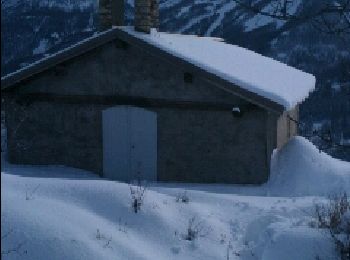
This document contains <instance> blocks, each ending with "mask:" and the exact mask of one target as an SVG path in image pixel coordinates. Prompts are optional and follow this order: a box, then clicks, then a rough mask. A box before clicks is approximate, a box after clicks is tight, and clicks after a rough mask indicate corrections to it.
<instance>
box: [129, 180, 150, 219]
mask: <svg viewBox="0 0 350 260" xmlns="http://www.w3.org/2000/svg"><path fill="white" fill-rule="evenodd" d="M129 187H130V195H131V207H132V209H133V210H134V212H135V213H137V212H139V211H140V210H141V206H142V204H143V200H144V197H145V192H146V189H147V187H146V185H145V184H144V183H142V182H141V181H140V180H138V181H137V184H136V185H130V186H129Z"/></svg>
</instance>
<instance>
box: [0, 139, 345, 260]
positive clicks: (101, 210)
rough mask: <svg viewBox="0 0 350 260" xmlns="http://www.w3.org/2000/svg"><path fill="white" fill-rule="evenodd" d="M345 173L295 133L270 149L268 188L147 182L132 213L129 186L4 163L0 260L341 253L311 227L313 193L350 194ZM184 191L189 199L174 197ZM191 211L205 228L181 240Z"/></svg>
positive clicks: (290, 258) (275, 257)
mask: <svg viewBox="0 0 350 260" xmlns="http://www.w3.org/2000/svg"><path fill="white" fill-rule="evenodd" d="M349 178H350V175H349V163H345V162H341V161H338V160H334V159H332V158H331V157H329V156H327V155H325V154H323V153H320V152H319V151H318V150H317V149H316V148H315V147H314V146H313V145H311V144H310V143H309V142H308V141H306V140H305V139H303V138H300V137H297V138H294V139H293V140H292V141H291V142H290V143H289V144H288V145H286V146H285V147H284V148H283V149H282V150H280V151H278V152H276V153H275V154H274V157H273V175H272V178H271V181H270V182H269V183H268V184H266V185H263V186H261V187H252V186H237V185H193V184H188V185H179V184H172V185H171V184H167V185H166V184H161V183H158V184H149V186H148V189H147V191H146V195H145V199H144V204H143V206H142V207H141V211H140V212H139V213H137V214H135V213H134V212H133V210H132V208H131V199H130V198H131V196H130V190H129V186H128V185H127V184H124V183H120V182H115V181H108V180H104V179H100V178H97V177H96V175H93V174H90V173H88V172H85V171H80V170H77V169H71V168H66V167H57V166H55V167H26V166H13V165H5V167H4V170H3V171H2V172H1V236H2V239H1V250H2V258H3V259H53V260H55V259H73V260H75V259H77V260H78V259H79V260H80V259H87V260H89V259H133V260H134V259H152V260H153V259H160V260H162V259H164V260H168V259H170V260H171V259H203V260H206V259H211V260H212V259H227V256H229V259H243V260H258V259H259V260H261V259H264V260H265V259H266V260H279V259H286V260H295V259H305V260H308V259H310V260H313V259H316V256H323V257H324V258H325V259H337V257H336V255H335V250H334V246H333V244H332V241H331V240H330V239H328V238H327V237H326V236H325V235H324V233H323V232H320V231H319V230H317V229H313V228H311V227H310V226H309V223H310V219H311V217H312V211H313V209H314V205H315V203H318V202H323V201H325V200H324V197H315V196H316V195H321V194H324V195H326V194H327V192H333V191H334V190H335V191H340V190H341V189H346V190H349ZM171 186H172V187H171ZM333 189H334V190H333ZM184 191H186V192H187V195H188V198H189V202H188V203H180V202H177V201H176V197H177V196H178V194H181V193H183V192H184ZM266 194H273V195H275V196H274V197H271V196H267V195H266ZM282 194H285V197H283V196H282ZM302 194H304V195H305V194H308V195H313V196H310V197H305V196H301V195H302ZM292 196H295V197H292ZM193 217H195V219H196V225H199V227H200V229H201V232H200V236H198V238H197V239H195V240H194V241H187V240H185V239H184V235H185V234H186V232H187V229H188V224H189V220H190V219H191V218H193Z"/></svg>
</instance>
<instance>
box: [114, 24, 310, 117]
mask: <svg viewBox="0 0 350 260" xmlns="http://www.w3.org/2000/svg"><path fill="white" fill-rule="evenodd" d="M118 28H120V29H122V30H123V31H125V32H127V33H128V34H130V35H132V36H134V37H137V38H139V39H141V40H143V41H145V42H147V43H149V44H152V45H154V46H156V47H158V48H160V49H162V50H164V51H166V52H168V53H170V54H172V55H174V56H177V57H179V58H181V59H184V60H186V61H188V62H190V63H192V64H194V65H196V66H199V67H201V68H203V69H204V70H206V71H208V72H210V73H213V74H215V75H217V76H219V77H221V78H223V79H225V80H227V81H229V82H231V83H233V84H235V85H238V86H239V87H241V88H243V89H245V90H247V91H250V92H253V93H256V94H258V95H260V96H262V97H265V98H267V99H269V100H271V101H274V102H276V103H278V104H280V105H282V106H283V107H284V108H285V109H286V110H290V109H292V108H293V107H295V106H296V105H297V104H298V103H300V102H302V101H304V99H305V98H307V97H308V95H309V93H310V92H311V91H313V90H314V88H315V83H316V79H315V77H314V76H313V75H311V74H308V73H305V72H303V71H300V70H297V69H295V68H293V67H290V66H288V65H286V64H283V63H281V62H279V61H276V60H274V59H271V58H268V57H264V56H262V55H260V54H258V53H255V52H253V51H250V50H247V49H245V48H241V47H239V46H235V45H231V44H227V43H225V42H224V41H223V40H221V39H218V38H211V37H198V36H192V35H180V34H169V33H163V32H157V31H155V30H152V31H151V34H145V33H140V32H136V31H135V30H134V29H133V27H118Z"/></svg>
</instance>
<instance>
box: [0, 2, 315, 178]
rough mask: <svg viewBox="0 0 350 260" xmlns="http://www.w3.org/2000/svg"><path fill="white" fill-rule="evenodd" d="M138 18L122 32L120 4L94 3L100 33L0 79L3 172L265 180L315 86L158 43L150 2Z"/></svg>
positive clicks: (198, 40)
mask: <svg viewBox="0 0 350 260" xmlns="http://www.w3.org/2000/svg"><path fill="white" fill-rule="evenodd" d="M135 9H136V10H135V28H134V27H125V26H123V10H124V9H123V1H120V0H119V1H117V0H114V1H113V0H110V1H108V0H100V28H101V32H100V33H98V34H97V35H95V36H93V37H91V38H89V39H86V40H84V41H82V42H79V43H78V44H76V45H74V46H71V47H70V48H67V49H65V50H62V51H60V52H58V53H56V54H55V55H51V56H49V57H46V58H44V59H43V60H40V61H38V62H36V63H34V64H32V65H30V66H28V67H25V68H23V69H21V70H19V71H16V72H14V73H12V74H9V75H6V76H5V77H3V78H2V79H1V93H2V95H3V98H4V101H5V102H4V104H5V105H4V107H5V115H6V119H5V123H6V127H7V140H8V149H7V151H8V160H9V162H10V163H14V164H35V165H48V164H54V165H66V166H71V167H76V168H81V169H85V170H89V171H92V172H95V173H96V174H99V175H101V176H103V177H106V178H110V179H117V180H122V181H129V180H131V179H134V178H136V177H137V176H141V178H143V179H147V180H152V181H176V182H207V183H255V184H258V183H263V182H265V181H266V180H267V179H268V176H269V167H270V158H271V154H272V152H273V150H274V149H275V148H279V147H281V146H282V145H283V144H284V143H285V142H286V141H288V139H289V138H290V137H291V136H294V135H296V134H297V127H296V125H295V123H294V122H293V121H292V120H297V119H298V104H299V103H300V102H302V101H303V99H305V98H306V97H307V95H308V93H309V92H310V91H312V90H313V88H314V85H315V79H314V77H313V76H312V75H309V74H306V73H304V72H301V71H298V70H296V69H294V68H291V67H288V66H286V65H284V64H281V63H279V62H277V61H274V60H272V59H269V58H266V57H263V56H261V55H259V54H256V53H253V52H251V51H248V50H246V49H243V48H240V47H237V46H233V45H229V44H226V43H224V42H223V41H222V40H220V39H216V38H209V37H197V36H190V35H187V36H185V35H175V34H167V33H158V32H157V31H155V30H154V29H151V28H157V26H158V24H159V22H158V4H157V2H156V1H155V0H136V3H135ZM113 25H114V26H113Z"/></svg>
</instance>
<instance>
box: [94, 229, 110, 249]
mask: <svg viewBox="0 0 350 260" xmlns="http://www.w3.org/2000/svg"><path fill="white" fill-rule="evenodd" d="M96 239H97V240H102V241H104V244H103V247H104V248H112V247H111V245H110V243H111V242H112V237H110V238H106V236H104V235H102V234H101V232H100V230H99V229H97V230H96Z"/></svg>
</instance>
